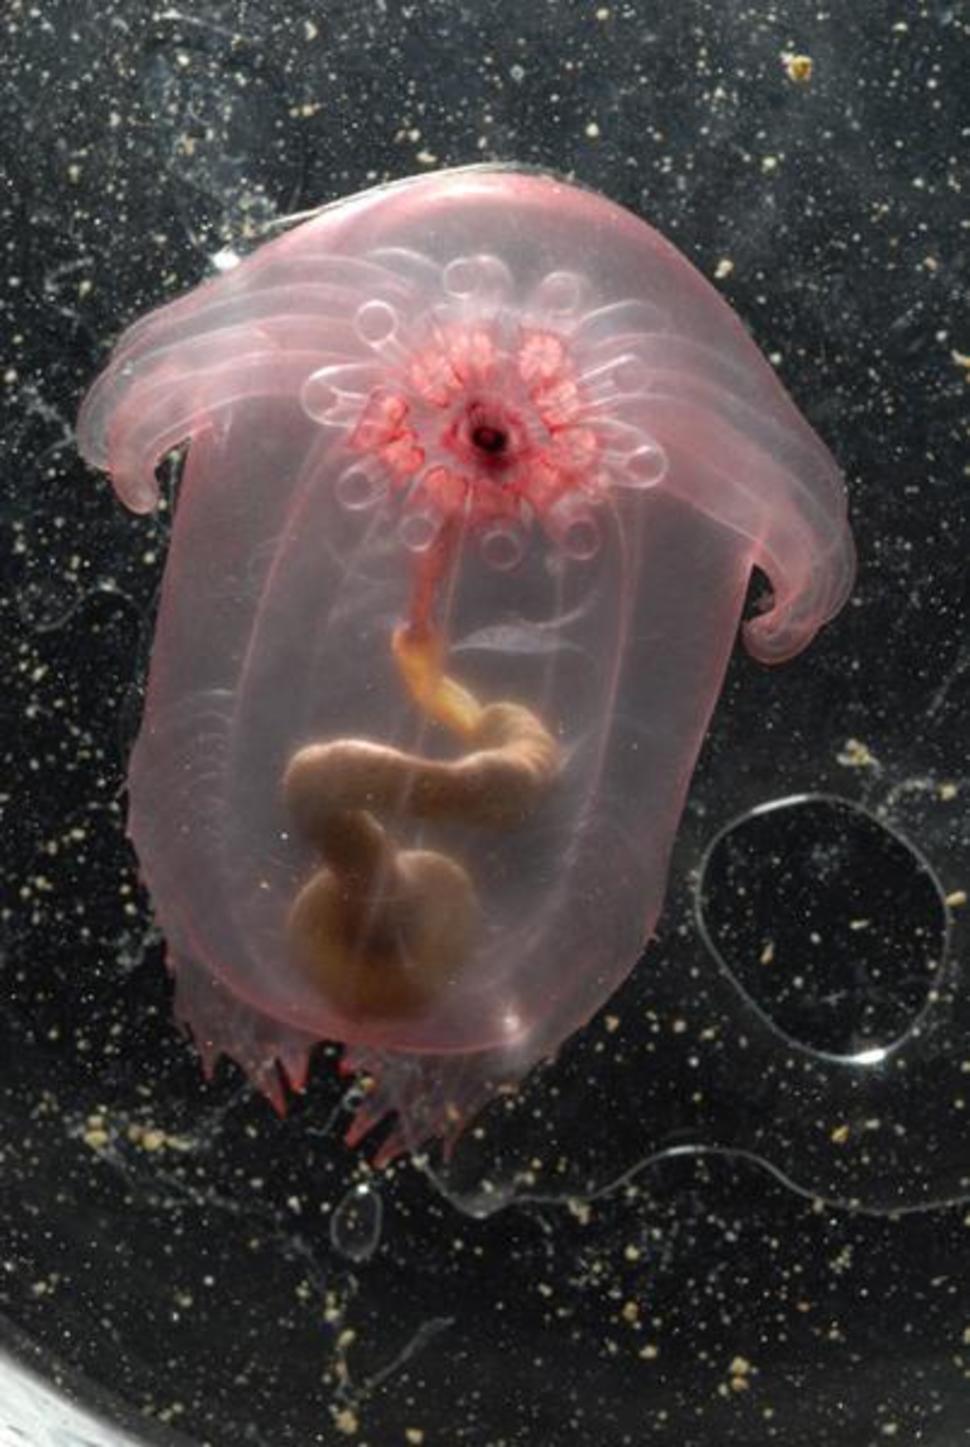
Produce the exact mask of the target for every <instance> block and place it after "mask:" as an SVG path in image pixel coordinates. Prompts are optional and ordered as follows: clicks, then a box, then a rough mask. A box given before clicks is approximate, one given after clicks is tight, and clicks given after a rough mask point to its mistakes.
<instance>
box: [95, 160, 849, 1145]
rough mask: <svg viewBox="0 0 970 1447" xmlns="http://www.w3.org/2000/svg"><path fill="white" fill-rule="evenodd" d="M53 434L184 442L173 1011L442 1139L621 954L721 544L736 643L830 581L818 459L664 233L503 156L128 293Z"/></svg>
mask: <svg viewBox="0 0 970 1447" xmlns="http://www.w3.org/2000/svg"><path fill="white" fill-rule="evenodd" d="M79 436H80V440H81V446H82V449H83V451H84V453H85V455H86V456H87V457H88V459H89V460H90V461H91V462H93V463H94V464H96V465H97V466H100V467H104V468H106V469H107V470H108V471H109V472H110V473H111V476H112V479H113V481H114V484H115V487H116V489H117V491H118V493H119V496H120V497H121V498H122V499H123V500H124V501H125V502H126V503H127V504H128V506H130V507H132V508H133V509H135V510H136V511H137V510H144V509H147V508H150V507H152V506H153V504H154V501H155V496H156V484H155V468H156V466H157V463H158V461H159V459H160V457H162V456H163V455H164V454H165V453H166V451H168V450H170V449H171V448H173V447H175V446H177V445H182V444H185V443H188V447H187V452H186V460H185V466H184V476H183V481H182V486H181V491H180V496H179V501H178V507H177V513H176V524H175V531H174V536H173V543H172V549H171V554H170V557H169V561H168V566H167V569H166V574H165V584H164V593H163V600H162V607H161V612H160V617H159V624H158V632H157V636H156V640H155V646H154V651H153V655H152V664H151V675H150V681H149V692H148V700H147V705H146V712H145V720H144V724H143V727H142V731H141V735H140V737H139V740H138V743H137V746H136V748H135V751H134V754H133V757H132V761H131V770H130V779H129V784H130V799H131V806H130V830H131V835H132V839H133V841H134V844H135V848H136V850H137V852H138V856H139V859H140V861H141V866H142V869H143V871H144V874H145V878H146V880H147V882H148V884H149V887H150V889H151V892H152V896H153V900H154V905H155V909H156V911H157V914H158V917H159V920H160V922H161V925H162V927H163V929H164V931H165V935H166V939H167V941H168V948H169V958H170V962H171V965H172V968H173V969H174V971H175V975H176V979H177V986H178V989H177V1008H178V1011H179V1013H180V1015H181V1016H182V1018H184V1019H185V1020H187V1021H188V1023H189V1024H190V1026H191V1028H192V1030H193V1033H194V1035H195V1038H196V1040H197V1042H198V1044H199V1046H200V1049H201V1050H202V1052H203V1055H204V1057H205V1058H206V1059H207V1060H208V1062H209V1063H211V1062H212V1061H213V1060H214V1059H215V1058H217V1056H218V1055H219V1054H220V1053H222V1052H226V1053H228V1054H230V1055H232V1056H233V1057H234V1058H235V1059H236V1060H238V1061H239V1062H240V1063H241V1064H242V1065H243V1066H244V1067H245V1068H246V1069H247V1070H248V1071H249V1073H250V1075H251V1076H252V1077H253V1078H254V1079H255V1080H256V1081H257V1082H258V1083H259V1084H260V1085H261V1087H262V1088H263V1089H265V1090H266V1091H267V1092H268V1093H269V1094H271V1095H272V1096H273V1097H274V1098H276V1099H277V1100H279V1099H281V1096H282V1092H283V1085H284V1081H286V1080H288V1081H289V1082H290V1083H292V1084H296V1085H299V1084H300V1082H301V1081H302V1080H303V1078H304V1076H305V1071H306V1061H307V1055H308V1052H309V1050H310V1049H311V1048H312V1046H313V1045H314V1044H315V1043H316V1042H317V1041H318V1040H322V1039H332V1040H337V1041H340V1042H342V1043H343V1044H344V1046H345V1047H346V1049H345V1062H346V1065H347V1068H349V1069H360V1070H364V1071H366V1072H367V1073H368V1074H369V1076H370V1077H371V1078H372V1079H373V1081H374V1085H373V1089H372V1092H371V1094H370V1096H369V1097H368V1099H367V1101H366V1102H365V1105H364V1107H362V1109H361V1112H360V1114H359V1116H358V1118H357V1120H356V1122H355V1125H354V1127H353V1128H352V1136H353V1137H354V1138H357V1137H358V1136H360V1135H361V1134H362V1133H363V1132H364V1131H365V1130H366V1129H368V1128H370V1127H371V1126H372V1125H373V1124H374V1123H375V1122H376V1121H377V1120H379V1119H380V1118H381V1117H382V1116H384V1115H385V1114H386V1113H388V1112H389V1111H395V1110H396V1111H397V1112H398V1124H397V1127H396V1130H395V1132H394V1133H393V1134H392V1135H391V1136H390V1137H389V1138H388V1139H387V1140H386V1142H385V1144H384V1147H383V1155H384V1157H385V1158H386V1157H387V1156H388V1155H390V1154H393V1152H394V1151H395V1150H397V1149H400V1148H402V1147H403V1146H406V1145H415V1144H417V1143H419V1142H421V1141H422V1140H424V1139H426V1138H428V1137H431V1136H438V1137H441V1138H443V1139H444V1140H445V1141H446V1142H450V1141H452V1140H453V1139H454V1138H455V1137H456V1136H457V1134H458V1133H459V1131H460V1129H461V1127H462V1125H463V1124H464V1123H465V1122H466V1121H467V1119H468V1117H469V1114H470V1113H471V1112H473V1111H474V1110H475V1109H476V1108H478V1107H479V1106H480V1105H481V1104H482V1103H483V1101H484V1100H485V1099H487V1097H488V1094H489V1093H490V1092H491V1091H492V1090H494V1089H495V1088H496V1087H497V1086H498V1085H499V1084H502V1083H505V1082H510V1081H514V1080H517V1079H519V1078H520V1077H521V1076H522V1075H523V1074H524V1073H525V1072H526V1071H527V1070H528V1069H529V1067H530V1066H531V1065H532V1064H533V1063H534V1062H535V1061H536V1060H538V1059H539V1058H541V1057H543V1056H546V1055H550V1054H552V1053H554V1052H555V1050H556V1049H557V1047H558V1046H559V1045H560V1043H561V1042H562V1041H563V1040H564V1039H565V1038H566V1037H567V1036H568V1035H569V1034H571V1033H572V1032H573V1031H574V1030H575V1029H577V1028H578V1027H579V1026H580V1025H582V1024H583V1023H584V1022H585V1021H586V1020H587V1019H588V1018H589V1016H590V1015H591V1013H592V1012H593V1011H594V1010H595V1009H596V1008H597V1006H598V1005H599V1004H600V1003H602V1001H603V1000H604V999H605V998H606V997H607V996H608V995H609V993H610V992H611V990H612V989H613V988H614V987H615V986H616V985H617V983H618V982H619V981H620V979H622V978H623V976H624V975H625V974H626V973H627V972H628V971H629V970H630V969H631V968H632V967H633V965H634V964H635V963H636V960H637V958H638V956H639V954H640V952H641V950H642V947H643V945H644V943H645V941H646V939H647V938H648V936H649V934H650V932H651V930H652V929H653V926H654V923H655V920H656V918H657V914H658V912H659V909H660V906H661V902H662V899H663V892H664V885H665V879H666V871H667V863H668V857H669V852H670V847H671V843H672V840H673V838H674V835H675V832H676V828H677V822H678V818H679V815H680V811H681V809H682V806H683V802H684V797H685V794H686V790H687V787H688V784H689V780H690V775H691V770H692V768H693V764H694V760H695V758H696V755H697V751H698V748H699V747H700V743H701V740H702V738H703V735H704V731H705V728H706V725H707V721H708V718H709V716H710V713H711V710H712V708H713V705H714V702H715V700H716V697H717V693H718V690H719V687H720V684H721V680H722V677H723V674H724V669H725V666H726V662H727V658H728V656H729V653H730V650H731V648H732V646H733V643H734V640H735V636H736V633H737V629H738V625H739V619H740V615H741V609H742V604H743V600H744V596H745V590H746V588H747V585H748V582H749V579H750V575H751V570H752V568H753V567H754V566H758V567H760V568H761V569H762V570H763V571H764V572H765V574H766V575H767V577H768V579H769V582H770V584H771V587H772V590H773V598H772V603H771V606H770V608H769V609H768V610H767V611H765V612H764V613H763V614H762V615H760V616H758V617H757V618H755V619H754V620H752V621H750V622H748V623H747V624H746V625H745V628H744V633H745V639H746V642H747V645H748V647H749V649H750V650H751V652H752V653H754V655H755V656H756V657H758V658H760V659H762V660H763V661H766V662H774V661H779V660H782V659H784V658H787V657H789V656H790V655H791V654H793V653H795V652H797V651H798V650H799V649H800V648H801V647H803V646H804V645H805V644H806V643H807V642H808V641H809V640H810V639H811V638H812V636H813V635H814V633H815V632H816V630H817V629H818V628H819V626H820V625H821V624H822V623H823V622H824V621H825V620H826V619H827V618H829V617H831V615H832V614H833V613H834V612H835V611H836V610H837V609H838V607H839V606H840V605H841V603H842V601H843V600H844V598H845V595H846V592H847V590H848V587H849V586H850V583H851V576H852V547H851V540H850V537H849V534H848V531H847V527H846V523H845V499H844V491H843V487H842V482H841V479H840V476H839V473H838V470H837V468H836V466H835V464H834V462H833V460H832V458H831V457H830V455H829V454H828V452H827V451H826V449H825V448H824V446H823V445H822V444H821V442H820V441H819V440H818V438H817V437H816V436H815V434H814V433H813V432H812V431H811V429H810V428H809V427H808V426H807V424H806V423H805V422H804V421H803V420H802V418H801V417H800V416H799V414H798V413H797V411H796V410H795V408H794V407H793V405H792V403H791V402H790V400H789V399H788V397H787V396H786V394H785V393H784V391H783V390H782V388H781V387H780V385H779V383H778V381H777V379H776V378H775V376H774V374H773V372H772V370H771V369H770V367H769V366H768V365H767V364H766V363H765V362H764V361H763V359H762V358H761V357H760V355H759V354H758V352H757V350H756V349H755V347H754V346H753V344H752V342H751V341H750V339H749V338H748V336H747V334H746V333H745V331H744V329H743V328H742V326H741V324H740V323H739V322H738V320H737V319H736V318H735V317H734V315H733V314H732V313H731V312H730V310H729V309H728V308H727V307H726V306H725V305H724V303H723V302H722V301H721V300H720V299H719V298H718V297H717V295H716V294H715V293H714V292H713V290H712V289H711V288H710V287H709V286H708V285H707V283H706V282H705V281H704V280H703V279H702V278H701V277H700V276H699V275H698V274H697V273H696V272H695V271H694V270H693V268H691V267H690V265H689V264H688V263H687V262H686V261H685V260H684V259H683V257H681V256H680V255H679V253H678V252H676V251H675V250H674V249H673V248H672V247H671V246H670V245H669V244H668V243H667V242H665V241H664V240H663V239H662V238H661V237H660V236H659V235H658V234H657V233H656V232H655V231H653V230H651V228H649V227H648V226H646V225H645V224H644V223H643V222H641V221H639V220H637V219H636V218H634V217H633V216H631V215H630V214H629V213H627V212H625V211H623V210H622V209H620V208H618V207H616V206H614V205H612V204H611V203H609V202H608V201H606V200H604V199H602V198H600V197H597V196H596V195H594V194H593V193H591V192H587V191H584V190H581V189H578V188H575V187H571V186H567V185H565V184H564V183H562V182H560V181H558V180H556V179H554V178H552V177H548V176H542V175H536V174H529V173H524V172H521V171H516V170H511V169H496V168H481V169H478V168H473V169H471V170H468V171H461V172H451V173H447V172H446V173H443V174H441V175H438V176H428V177H423V178H421V179H419V180H415V181H409V182H403V183H399V184H398V185H396V186H391V187H387V188H381V189H378V190H376V191H373V192H368V193H366V194H364V195H362V196H358V197H352V198H350V199H349V200H347V201H344V202H340V203H338V204H336V205H334V206H332V207H329V208H327V209H325V210H324V211H322V212H320V213H319V214H318V215H317V216H315V217H314V218H312V219H311V220H309V221H307V222H305V223H304V224H303V225H301V226H299V227H297V228H296V229H295V230H293V231H291V232H289V233H288V234H286V235H284V236H282V237H280V238H279V239H277V240H275V241H273V242H272V243H270V244H268V245H266V246H264V247H263V248H262V249H260V250H259V251H258V252H256V253H255V254H254V255H253V256H252V257H250V258H249V259H248V260H247V261H245V262H244V263H243V264H242V265H241V266H240V267H238V269H237V270H235V271H234V272H232V273H230V274H229V275H227V276H224V277H222V278H221V279H219V280H218V281H216V282H213V283H210V284H209V285H207V286H203V287H200V288H199V289H198V290H197V291H195V292H193V293H191V294H190V295H189V296H187V297H185V298H183V299H181V300H179V301H176V302H174V303H172V304H170V305H169V306H167V307H164V308H162V309H161V310H160V311H158V312H156V313H153V314H152V315H151V316H149V317H148V318H146V319H145V320H143V321H141V322H140V323H138V324H136V325H135V326H134V327H132V328H131V329H130V330H129V331H128V332H127V333H125V335H124V336H123V337H122V339H121V342H120V343H119V345H118V347H117V349H116V351H115V354H114V357H113V359H112V361H111V364H110V365H109V367H108V369H107V370H106V372H105V373H104V374H103V376H102V377H101V378H100V379H99V381H98V382H97V383H96V384H95V387H94V388H93V389H92V392H91V394H90V395H89V397H88V399H87V401H86V403H85V406H84V409H83V412H82V417H81V421H80V426H79ZM281 1068H282V1076H281Z"/></svg>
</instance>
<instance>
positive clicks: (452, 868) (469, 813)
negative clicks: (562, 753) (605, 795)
mask: <svg viewBox="0 0 970 1447" xmlns="http://www.w3.org/2000/svg"><path fill="white" fill-rule="evenodd" d="M466 743H467V746H468V747H467V752H466V753H464V754H463V755H462V756H461V757H460V758H457V759H454V760H439V759H427V758H424V757H423V756H421V755H420V754H414V753H408V752H405V751H403V750H400V749H395V748H392V747H390V746H388V745H385V744H379V743H376V742H372V741H370V740H367V739H353V738H351V739H337V740H334V741H332V742H329V743H316V744H310V745H308V746H307V747H305V748H303V749H301V750H300V751H299V752H298V753H297V754H295V755H294V757H293V758H292V760H291V761H290V764H289V767H288V768H287V770H286V775H285V779H284V790H285V797H286V802H287V805H288V808H289V812H290V815H291V818H292V819H293V821H294V823H295V825H296V827H297V828H298V830H299V831H300V833H301V834H303V836H304V837H305V838H306V839H308V840H309V841H310V842H311V843H312V844H313V845H314V847H315V848H316V849H317V850H318V851H319V854H320V856H321V860H322V864H323V867H322V868H321V869H320V870H318V871H317V873H315V874H314V875H313V877H312V878H311V879H310V880H309V882H308V883H307V884H306V885H305V886H304V887H303V889H302V890H301V891H300V893H299V895H298V896H297V898H296V900H295V902H294V904H293V907H292V909H291V911H290V917H289V928H288V934H289V940H290V946H291V950H292V955H293V959H294V962H295V963H296V965H297V967H298V968H299V969H300V970H301V971H302V972H304V973H306V974H308V975H309V976H310V977H311V978H312V979H313V981H314V983H315V985H316V986H317V988H318V989H319V990H320V991H321V992H322V994H323V995H324V996H325V998H326V999H327V1001H328V1003H329V1004H330V1005H331V1006H332V1008H333V1009H334V1010H335V1011H336V1012H337V1013H338V1014H339V1015H341V1016H343V1017H345V1018H347V1019H351V1020H364V1019H371V1020H375V1021H378V1020H381V1019H385V1020H388V1021H390V1020H393V1019H396V1018H400V1017H403V1016H407V1015H412V1014H415V1013H418V1012H420V1011H421V1010H423V1009H426V1008H428V1007H429V1006H430V1005H431V1004H432V1003H433V1001H434V1000H435V999H436V997H437V996H438V995H439V994H440V993H441V991H442V990H444V989H445V988H446V987H447V984H448V981H449V980H450V979H451V978H453V977H454V976H455V975H456V974H457V973H458V972H459V971H461V970H462V969H463V967H464V966H465V965H466V963H467V961H468V959H469V958H470V955H471V952H472V949H473V946H474V940H475V935H476V932H477V929H478V925H479V919H480V903H479V900H478V897H477V894H476V891H475V886H474V883H473V881H472V878H471V876H470V875H469V873H468V871H467V870H466V868H465V867H464V865H463V864H462V863H461V862H460V861H459V860H457V859H454V858H452V857H451V856H450V855H448V854H446V853H443V852H440V851H437V850H430V849H400V848H398V847H397V845H396V844H395V842H394V840H393V837H392V834H391V832H390V830H389V829H388V827H387V826H386V825H385V823H384V822H382V820H383V819H386V818H390V819H392V820H393V819H400V818H411V819H418V820H427V821H429V822H435V821H436V822H448V823H460V824H465V825H469V826H472V827H475V826H477V827H486V828H487V827H491V828H514V827H515V826H516V825H517V824H520V823H522V822H524V821H525V820H526V819H527V818H528V816H529V815H530V814H531V813H532V812H533V810H534V809H535V808H536V806H537V805H538V803H539V802H540V801H541V799H542V797H543V795H544V794H545V793H546V792H547V790H548V789H549V787H550V786H551V784H552V782H553V780H554V779H555V776H556V774H557V772H558V769H559V750H558V747H557V745H556V743H555V741H554V739H553V738H552V736H551V735H550V734H549V732H548V730H547V729H546V728H545V726H544V725H543V724H542V722H541V721H540V720H539V719H538V718H537V717H536V715H535V714H534V713H533V712H532V711H531V710H529V709H527V708H525V707H523V706H522V705H520V704H516V703H510V702H497V703H493V704H489V705H487V706H485V707H484V708H482V709H481V710H480V712H479V714H478V717H477V718H476V720H475V722H474V724H473V726H472V727H471V729H470V730H469V732H468V735H467V738H466Z"/></svg>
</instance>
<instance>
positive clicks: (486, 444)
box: [471, 422, 509, 457]
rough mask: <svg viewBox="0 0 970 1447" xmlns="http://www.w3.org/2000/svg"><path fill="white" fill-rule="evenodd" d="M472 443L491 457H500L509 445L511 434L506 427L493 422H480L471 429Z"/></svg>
mask: <svg viewBox="0 0 970 1447" xmlns="http://www.w3.org/2000/svg"><path fill="white" fill-rule="evenodd" d="M471 440H472V445H473V446H474V447H477V448H478V450H479V452H485V453H487V454H488V455H489V457H498V456H499V455H500V454H501V453H503V452H504V451H505V449H506V448H507V447H508V445H509V434H508V433H507V432H506V431H505V428H504V427H497V426H495V425H494V424H493V423H491V422H478V423H476V424H475V425H474V426H473V427H472V430H471Z"/></svg>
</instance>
